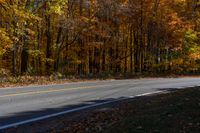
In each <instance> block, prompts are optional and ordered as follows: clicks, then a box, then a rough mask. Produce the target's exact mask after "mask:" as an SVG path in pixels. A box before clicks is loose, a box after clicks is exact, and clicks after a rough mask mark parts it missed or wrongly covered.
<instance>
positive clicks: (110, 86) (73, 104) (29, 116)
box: [0, 78, 200, 130]
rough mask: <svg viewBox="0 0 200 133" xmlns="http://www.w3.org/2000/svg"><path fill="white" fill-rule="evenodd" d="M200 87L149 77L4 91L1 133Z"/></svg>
mask: <svg viewBox="0 0 200 133" xmlns="http://www.w3.org/2000/svg"><path fill="white" fill-rule="evenodd" d="M193 86H200V78H152V79H151V78H146V79H134V80H110V81H97V82H80V83H67V84H62V85H48V86H37V87H18V88H0V130H3V129H6V128H9V127H12V126H17V125H21V124H25V123H30V122H34V121H37V120H42V119H46V118H49V117H53V116H58V115H61V114H64V113H69V112H73V111H79V110H81V109H86V108H89V107H95V106H98V105H103V104H106V103H110V102H112V101H117V100H119V99H123V98H130V97H134V96H138V95H142V94H150V93H156V92H160V91H162V90H165V89H175V88H186V87H193Z"/></svg>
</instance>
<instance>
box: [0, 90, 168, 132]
mask: <svg viewBox="0 0 200 133" xmlns="http://www.w3.org/2000/svg"><path fill="white" fill-rule="evenodd" d="M164 92H166V91H154V92H149V93H143V94H139V95H136V96H130V97H125V98H121V99H117V100H112V101H107V102H103V103H97V104H92V105H87V106H83V107H78V108H75V109H71V110H67V111H62V112H59V113H54V114H50V115H46V116H42V117H38V118H33V119H29V120H25V121H21V122H16V123H13V124H8V125H5V126H0V130H5V129H8V128H12V127H17V126H21V125H24V124H29V123H33V122H36V121H41V120H45V119H48V118H52V117H56V116H60V115H64V114H68V113H73V112H76V111H80V110H85V109H89V108H93V107H97V106H101V105H106V104H110V103H114V102H119V101H123V100H128V99H132V98H136V97H142V96H148V95H153V94H159V93H164Z"/></svg>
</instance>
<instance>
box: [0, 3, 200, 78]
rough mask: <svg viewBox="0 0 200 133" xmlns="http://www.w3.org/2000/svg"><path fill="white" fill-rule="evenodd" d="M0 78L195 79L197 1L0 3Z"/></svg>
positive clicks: (199, 69)
mask: <svg viewBox="0 0 200 133" xmlns="http://www.w3.org/2000/svg"><path fill="white" fill-rule="evenodd" d="M0 60H1V61H0V72H2V71H6V72H9V73H10V74H11V75H26V74H27V75H51V74H53V73H60V74H62V75H106V74H111V75H113V74H116V73H117V74H133V75H134V74H135V75H137V74H153V73H167V74H168V73H174V74H187V73H200V0H0Z"/></svg>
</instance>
